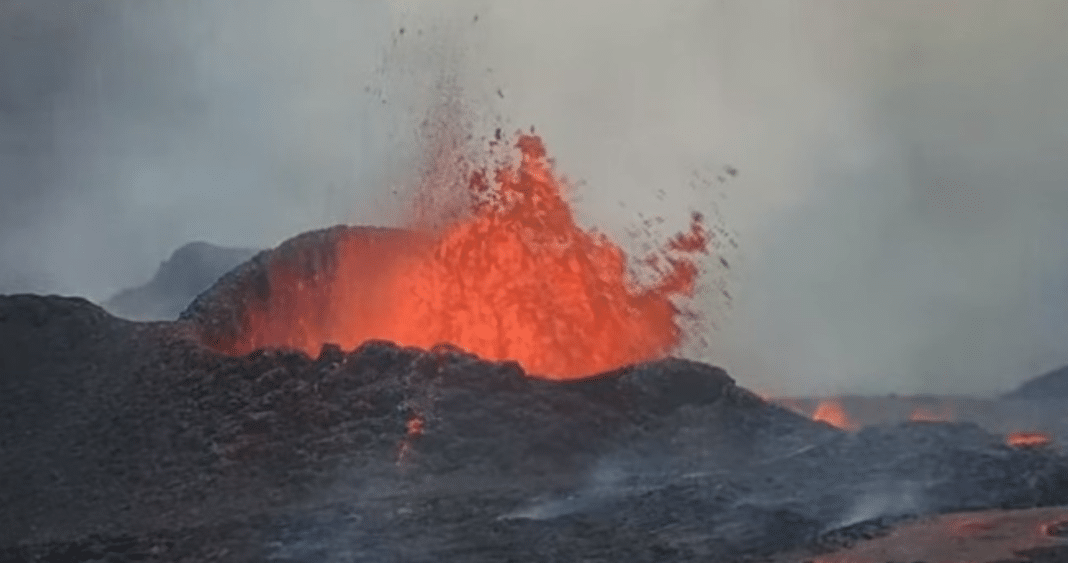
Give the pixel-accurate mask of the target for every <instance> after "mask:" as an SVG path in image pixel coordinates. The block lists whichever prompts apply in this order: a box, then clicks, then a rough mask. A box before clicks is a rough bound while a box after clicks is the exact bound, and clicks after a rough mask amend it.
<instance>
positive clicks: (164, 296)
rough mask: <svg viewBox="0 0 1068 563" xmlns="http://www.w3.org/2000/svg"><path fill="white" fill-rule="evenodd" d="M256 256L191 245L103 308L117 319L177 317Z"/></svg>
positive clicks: (251, 252) (243, 250) (246, 251)
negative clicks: (196, 299)
mask: <svg viewBox="0 0 1068 563" xmlns="http://www.w3.org/2000/svg"><path fill="white" fill-rule="evenodd" d="M255 253H256V251H255V250H250V249H246V248H224V247H221V246H215V245H213V244H208V243H206V242H192V243H189V244H187V245H185V246H183V247H181V248H179V249H178V250H175V251H174V254H172V255H171V257H170V258H168V259H167V260H166V261H165V262H163V263H162V264H160V266H159V270H157V271H156V274H155V275H154V276H153V277H152V279H151V280H149V282H148V283H146V284H144V285H142V286H139V287H135V288H131V289H125V290H123V291H120V292H119V293H118V294H116V295H115V296H114V297H112V298H111V299H109V300H108V301H107V302H106V303H104V307H105V308H107V310H109V311H111V312H112V313H114V314H115V315H118V316H120V317H124V318H128V319H133V320H142V321H162V320H174V319H177V318H178V315H179V313H181V312H182V311H183V310H184V309H185V308H186V307H187V306H189V304H190V303H191V302H192V301H193V299H194V298H196V296H197V295H200V293H201V292H203V291H204V290H206V289H208V288H209V287H211V285H212V284H213V283H215V282H216V280H218V279H219V278H220V277H221V276H222V275H223V274H225V273H226V272H228V271H230V270H232V269H233V268H234V267H236V266H237V265H239V264H241V263H242V262H245V261H246V260H248V259H249V258H251V257H252V256H253V255H254V254H255Z"/></svg>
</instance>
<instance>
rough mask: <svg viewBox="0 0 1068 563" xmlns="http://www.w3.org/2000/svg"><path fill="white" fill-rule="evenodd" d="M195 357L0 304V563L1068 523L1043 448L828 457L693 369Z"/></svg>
mask: <svg viewBox="0 0 1068 563" xmlns="http://www.w3.org/2000/svg"><path fill="white" fill-rule="evenodd" d="M198 334H199V333H198V330H197V327H195V326H193V325H192V324H191V323H190V322H189V321H184V322H161V323H136V322H130V321H124V320H121V319H117V318H115V317H112V316H111V315H109V314H107V313H106V312H104V311H103V310H102V309H100V308H99V307H96V306H94V305H92V304H90V303H88V302H87V301H84V300H81V299H69V298H58V297H38V296H12V297H0V396H3V397H4V401H5V408H4V409H3V411H2V413H0V505H2V506H4V510H3V511H2V512H0V560H4V561H7V560H11V561H24V560H25V561H32V560H57V561H60V560H62V561H96V560H102V559H103V560H110V561H134V560H146V559H148V560H159V561H178V560H220V561H262V560H268V559H270V560H275V561H309V560H341V561H441V560H449V561H501V560H516V561H522V560H530V559H536V560H561V561H577V560H583V559H587V560H589V559H593V560H625V561H663V560H673V561H728V560H738V559H740V558H742V557H746V556H755V555H759V554H766V553H770V552H773V551H777V550H782V549H788V548H791V547H794V546H797V545H800V544H805V543H810V542H818V541H824V540H821V538H825V537H827V536H826V535H827V534H828V533H832V532H833V533H835V534H836V535H835V537H836V538H848V537H849V534H853V533H858V534H859V533H865V534H868V533H871V529H872V527H873V526H874V527H878V526H880V525H883V524H881V522H884V521H888V520H886V519H892V518H895V517H901V516H904V515H908V514H914V513H918V514H923V513H930V512H939V511H946V510H959V509H963V508H983V507H1001V506H1006V507H1007V506H1012V507H1024V506H1034V505H1043V504H1057V503H1065V502H1068V483H1066V477H1065V476H1066V475H1068V460H1066V459H1065V458H1064V457H1063V456H1062V455H1061V454H1060V453H1059V452H1057V451H1056V450H1055V449H1053V448H1034V449H1015V448H1010V447H1008V446H1006V445H1004V443H1003V442H1002V441H1001V440H1000V439H999V438H997V437H994V436H992V435H990V434H987V433H986V432H984V431H982V430H981V429H979V428H977V427H974V426H970V425H960V424H930V423H928V424H919V423H916V424H905V425H901V426H896V427H885V428H876V429H870V430H866V431H863V432H860V433H856V434H849V433H844V432H840V431H838V430H835V429H833V428H831V427H829V426H827V425H825V424H822V423H816V422H812V421H810V420H808V419H806V418H803V417H801V416H799V415H796V414H793V413H791V412H789V411H787V410H784V409H782V408H779V407H777V406H774V405H770V404H768V403H766V402H764V401H763V400H761V399H760V398H759V397H757V396H755V395H753V394H752V393H750V392H748V391H746V390H745V389H742V388H740V387H738V386H737V385H735V383H734V381H733V380H732V379H731V378H730V377H729V376H728V375H727V374H726V373H724V372H723V371H722V370H720V369H718V368H715V367H712V366H708V365H704V364H700V363H695V362H689V361H685V360H679V359H666V360H662V361H657V362H650V363H646V364H640V365H636V366H630V367H627V368H623V369H620V370H616V371H613V372H610V373H606V374H602V375H599V376H595V377H592V378H589V379H585V380H579V381H566V382H554V381H546V380H541V379H535V378H531V377H529V376H527V375H526V374H524V372H523V370H522V368H521V367H520V366H518V365H517V364H515V363H510V362H487V361H484V360H481V359H479V358H477V357H475V356H473V355H470V354H467V353H465V352H463V351H461V350H458V349H456V348H453V347H450V346H439V347H436V348H435V349H433V350H420V349H415V348H404V347H399V346H396V345H394V344H391V343H388V342H368V343H365V344H364V345H363V346H361V347H360V348H359V349H357V350H354V351H351V352H344V351H342V350H340V349H338V348H337V347H334V346H326V347H324V348H323V350H322V352H321V353H320V354H319V355H318V356H317V357H315V358H312V357H309V356H307V355H305V354H303V353H299V352H287V351H281V350H275V351H261V352H255V353H252V354H249V355H246V356H241V357H232V356H227V355H224V354H220V353H218V352H215V351H212V350H210V349H208V348H206V347H204V346H203V345H202V344H201V343H200V342H199V341H198V339H197V338H198ZM865 523H867V524H865ZM842 541H845V540H842Z"/></svg>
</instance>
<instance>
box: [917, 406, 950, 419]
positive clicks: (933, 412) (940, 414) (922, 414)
mask: <svg viewBox="0 0 1068 563" xmlns="http://www.w3.org/2000/svg"><path fill="white" fill-rule="evenodd" d="M954 418H955V416H954V414H953V412H952V409H951V408H949V407H944V408H941V409H930V408H924V407H916V408H915V409H913V410H912V412H911V413H909V421H911V422H950V421H952V420H953V419H954Z"/></svg>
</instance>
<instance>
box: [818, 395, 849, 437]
mask: <svg viewBox="0 0 1068 563" xmlns="http://www.w3.org/2000/svg"><path fill="white" fill-rule="evenodd" d="M812 420H818V421H820V422H826V423H827V424H830V425H831V426H834V427H835V428H840V429H842V430H849V431H853V430H856V429H857V428H859V427H860V425H858V424H857V423H856V422H855V421H853V420H852V419H851V418H850V417H849V414H848V413H846V410H845V407H843V406H842V403H841V401H838V400H836V399H825V400H823V401H820V404H819V406H817V407H816V412H814V413H813V414H812Z"/></svg>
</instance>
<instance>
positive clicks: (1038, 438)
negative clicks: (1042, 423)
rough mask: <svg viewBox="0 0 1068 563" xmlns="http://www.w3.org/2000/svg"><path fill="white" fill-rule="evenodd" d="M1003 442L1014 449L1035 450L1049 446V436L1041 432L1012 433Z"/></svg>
mask: <svg viewBox="0 0 1068 563" xmlns="http://www.w3.org/2000/svg"><path fill="white" fill-rule="evenodd" d="M1005 441H1006V442H1007V443H1008V444H1009V445H1010V446H1013V447H1015V448H1037V447H1039V446H1045V445H1046V444H1049V442H1050V438H1049V436H1047V435H1045V434H1043V433H1041V432H1013V433H1011V434H1009V435H1008V436H1007V437H1006V439H1005Z"/></svg>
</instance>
